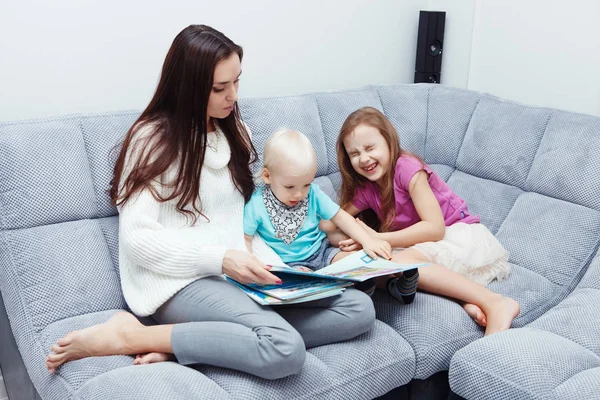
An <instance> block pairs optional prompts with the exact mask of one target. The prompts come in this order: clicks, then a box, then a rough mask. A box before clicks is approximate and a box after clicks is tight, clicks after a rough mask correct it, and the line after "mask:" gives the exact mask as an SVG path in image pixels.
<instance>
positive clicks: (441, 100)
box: [425, 85, 481, 167]
mask: <svg viewBox="0 0 600 400" xmlns="http://www.w3.org/2000/svg"><path fill="white" fill-rule="evenodd" d="M480 98H481V95H480V94H479V93H477V92H473V91H470V90H460V89H456V88H449V87H446V86H442V85H435V86H433V87H432V88H431V89H430V90H429V99H428V108H427V135H426V138H425V141H426V146H425V161H426V162H427V163H429V164H445V165H448V166H452V167H455V166H456V159H457V157H458V152H459V150H460V148H461V146H462V144H463V141H464V139H465V134H466V132H467V129H468V128H469V124H470V123H471V118H472V116H473V112H474V111H475V108H476V107H477V104H478V103H479V100H480Z"/></svg>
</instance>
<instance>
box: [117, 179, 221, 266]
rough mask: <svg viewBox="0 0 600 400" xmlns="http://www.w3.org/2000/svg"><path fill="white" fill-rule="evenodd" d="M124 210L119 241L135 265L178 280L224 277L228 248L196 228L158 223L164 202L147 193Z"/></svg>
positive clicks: (129, 202) (120, 219)
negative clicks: (168, 226)
mask: <svg viewBox="0 0 600 400" xmlns="http://www.w3.org/2000/svg"><path fill="white" fill-rule="evenodd" d="M134 197H135V198H131V199H130V200H129V201H128V202H127V203H126V204H125V205H124V206H123V207H121V209H120V216H119V242H120V246H121V248H122V251H123V253H124V254H125V255H126V256H127V257H129V258H130V259H131V261H133V262H134V263H135V264H137V265H139V266H141V267H143V268H147V269H149V270H152V271H154V272H157V273H160V274H164V275H169V276H174V277H181V278H183V277H202V276H209V275H220V274H221V273H222V265H223V257H224V256H225V252H226V251H227V248H226V247H224V246H219V245H216V244H214V243H211V239H210V238H208V237H206V235H204V234H203V233H204V232H203V231H202V230H199V229H196V228H194V227H179V228H167V227H165V226H163V225H162V224H160V223H159V222H158V216H159V210H160V203H159V202H158V201H156V200H155V199H154V197H153V196H152V194H151V193H150V191H149V190H143V191H142V192H140V193H139V194H137V195H135V196H134Z"/></svg>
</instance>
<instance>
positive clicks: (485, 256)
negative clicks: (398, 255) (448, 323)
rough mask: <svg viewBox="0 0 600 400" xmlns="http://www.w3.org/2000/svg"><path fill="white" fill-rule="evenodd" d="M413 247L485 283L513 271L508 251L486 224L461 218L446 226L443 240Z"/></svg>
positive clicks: (440, 262)
mask: <svg viewBox="0 0 600 400" xmlns="http://www.w3.org/2000/svg"><path fill="white" fill-rule="evenodd" d="M411 248H413V249H417V250H419V251H420V252H421V253H423V254H425V256H427V258H428V259H429V260H430V261H431V262H434V263H436V264H440V265H443V266H445V267H447V268H449V269H451V270H453V271H455V272H458V273H459V274H461V275H464V276H466V277H467V278H469V279H471V280H473V281H475V282H477V283H479V284H481V285H484V286H485V285H487V284H488V283H490V282H491V281H493V280H494V279H498V280H502V279H504V278H506V277H507V276H508V275H509V274H510V264H509V263H508V252H507V251H506V249H505V248H504V247H503V246H502V245H501V244H500V242H499V241H498V239H496V237H495V236H494V235H493V234H492V233H491V232H490V231H489V230H488V228H486V227H485V225H483V224H465V223H462V222H459V223H456V224H453V225H451V226H447V227H446V234H445V235H444V238H443V239H442V240H440V241H437V242H425V243H419V244H416V245H414V246H412V247H411Z"/></svg>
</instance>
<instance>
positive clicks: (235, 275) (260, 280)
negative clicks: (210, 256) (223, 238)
mask: <svg viewBox="0 0 600 400" xmlns="http://www.w3.org/2000/svg"><path fill="white" fill-rule="evenodd" d="M269 268H270V267H267V266H266V265H265V264H263V263H262V262H260V261H259V260H258V258H256V257H255V256H253V255H251V254H248V253H247V252H245V251H240V250H227V251H226V252H225V257H223V273H224V274H226V275H227V276H229V277H230V278H231V279H233V280H234V281H236V282H239V283H243V284H249V283H256V284H259V285H280V284H281V279H279V277H277V276H275V275H273V274H272V273H270V272H269V271H268V270H269Z"/></svg>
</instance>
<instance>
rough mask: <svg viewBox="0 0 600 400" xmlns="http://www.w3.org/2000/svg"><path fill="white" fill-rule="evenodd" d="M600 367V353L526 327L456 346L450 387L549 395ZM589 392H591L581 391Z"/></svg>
mask: <svg viewBox="0 0 600 400" xmlns="http://www.w3.org/2000/svg"><path fill="white" fill-rule="evenodd" d="M598 367H600V357H598V356H597V355H595V354H594V353H592V352H591V351H589V350H587V349H585V348H584V347H582V346H580V345H579V344H577V343H575V342H572V341H570V340H568V339H565V338H563V337H561V336H558V335H555V334H553V333H550V332H545V331H541V330H538V329H532V328H522V329H515V330H509V331H505V332H501V333H498V334H495V335H492V336H488V337H486V338H484V339H482V340H478V341H476V342H474V343H472V344H470V345H468V346H466V347H465V348H463V349H461V350H459V351H457V352H456V354H455V355H454V357H453V358H452V363H451V365H450V374H449V380H450V387H451V389H452V391H453V392H454V393H456V394H458V395H459V396H462V397H464V398H467V399H490V400H505V399H515V400H517V399H549V398H552V397H551V396H552V393H553V391H554V389H555V388H558V387H559V386H560V385H561V384H563V383H564V382H565V381H568V380H569V379H571V378H573V377H574V376H576V375H578V374H579V373H581V372H584V371H586V370H589V369H591V368H598ZM577 398H586V397H577Z"/></svg>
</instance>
